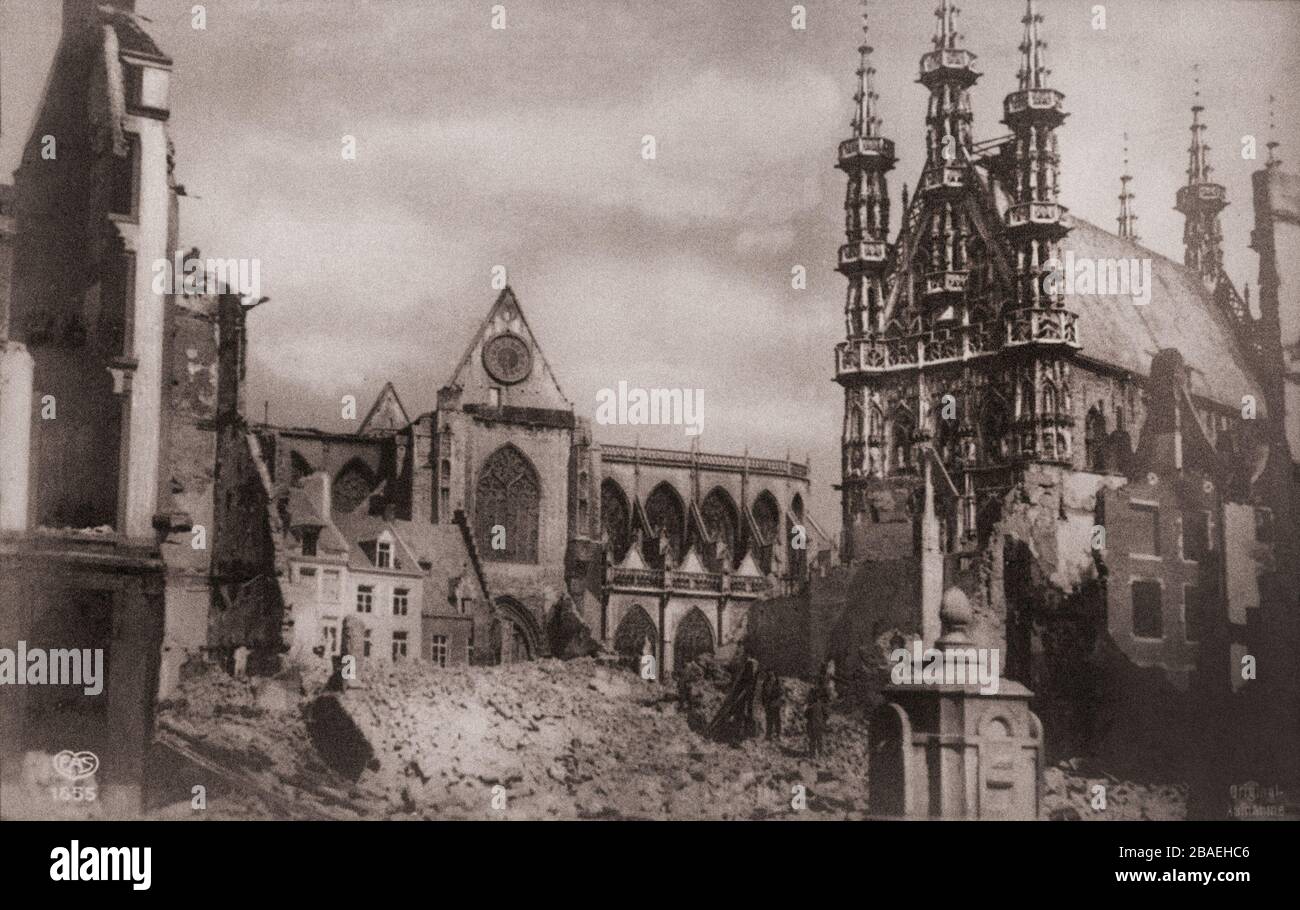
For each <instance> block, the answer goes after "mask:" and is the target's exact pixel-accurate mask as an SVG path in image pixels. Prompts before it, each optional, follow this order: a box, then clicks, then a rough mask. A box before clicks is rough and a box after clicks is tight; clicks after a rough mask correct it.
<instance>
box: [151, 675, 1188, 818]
mask: <svg viewBox="0 0 1300 910" xmlns="http://www.w3.org/2000/svg"><path fill="white" fill-rule="evenodd" d="M359 670H360V672H359V674H358V679H357V680H356V681H355V682H352V683H349V684H348V686H347V687H346V688H345V689H344V690H343V691H342V692H334V691H329V689H328V687H327V685H326V677H325V675H324V674H316V675H314V676H309V677H308V678H300V677H290V678H282V679H256V680H251V681H250V680H247V679H237V678H232V677H230V676H228V675H226V674H225V673H223V672H220V671H217V670H212V671H210V672H208V673H206V674H201V675H197V676H195V677H193V678H190V679H188V680H186V681H184V682H183V684H182V687H181V693H180V697H179V698H178V699H175V700H173V701H170V702H167V703H164V704H163V705H161V706H160V712H159V718H158V729H159V738H160V740H161V741H162V742H164V743H166V742H172V743H177V744H180V745H181V746H183V747H184V749H186V750H188V751H189V752H190V753H192V754H196V755H199V756H202V757H203V758H204V759H206V760H208V761H210V762H211V763H212V764H214V765H219V766H221V768H223V769H228V770H229V771H231V772H233V773H234V774H236V775H238V776H239V778H240V781H239V782H237V784H236V785H234V786H231V785H228V784H229V782H227V785H221V784H220V783H216V784H213V785H211V786H209V793H210V799H209V804H208V806H207V807H206V809H205V810H204V811H203V813H202V816H203V817H205V818H212V819H220V818H283V817H285V816H286V815H291V816H293V817H304V818H318V817H330V818H393V819H499V818H505V819H584V818H592V819H601V818H607V819H636V818H645V819H781V818H785V819H856V818H863V817H865V815H866V809H867V796H868V787H867V763H868V757H867V725H866V720H865V711H863V710H859V709H856V708H853V707H852V706H851V705H850V704H849V700H848V699H842V700H841V701H840V702H839V703H838V704H837V705H836V709H835V710H833V711H832V712H831V716H830V721H829V726H828V730H827V734H826V747H827V748H826V753H827V754H826V755H824V756H823V757H821V758H820V759H818V760H816V761H813V760H810V759H809V758H807V757H806V754H805V753H806V747H807V739H806V736H805V728H804V721H803V716H802V715H803V710H802V709H803V705H804V704H805V700H806V698H807V695H808V689H809V685H808V684H807V683H805V682H802V681H799V680H794V679H786V680H785V688H786V692H787V699H786V704H785V709H784V712H783V726H784V736H783V737H782V739H781V740H779V741H776V742H767V741H765V740H764V739H763V738H762V729H763V720H762V716H761V715H762V708H761V706H759V705H756V706H755V712H754V713H755V717H756V726H757V729H758V735H757V736H756V737H754V738H751V739H747V740H744V741H743V742H741V743H739V744H737V745H729V744H727V743H722V742H716V741H713V740H711V739H709V738H707V737H705V736H704V735H703V734H702V732H701V731H702V730H703V729H704V728H705V726H707V724H708V721H709V719H710V718H711V717H712V716H713V715H714V714H715V713H716V711H717V709H718V708H719V706H721V704H722V703H723V701H724V699H725V698H726V695H727V692H728V691H729V689H730V687H731V681H732V680H731V675H730V671H729V669H728V668H727V667H726V666H724V665H722V664H720V663H717V662H715V661H712V660H710V659H707V658H706V659H703V660H702V661H701V663H700V672H699V673H698V674H697V676H698V679H697V681H696V682H695V683H694V684H693V685H692V687H691V689H692V696H693V701H694V705H693V707H692V708H691V709H690V710H689V711H685V710H683V709H682V708H681V707H679V705H678V692H677V689H676V688H675V687H670V686H665V685H662V684H659V683H656V682H651V681H646V680H643V679H641V678H640V677H639V676H637V675H636V674H635V673H633V672H631V671H630V670H627V669H622V668H619V667H615V666H610V665H607V664H605V663H601V662H599V661H597V660H594V659H591V658H581V659H576V660H571V661H559V660H540V661H536V662H533V663H527V664H513V665H509V666H502V667H457V668H445V669H438V668H434V667H431V666H429V665H428V664H426V663H407V664H398V665H391V664H387V663H379V662H371V661H364V662H362V665H361V667H360V668H359ZM169 776H170V777H173V778H175V780H174V781H172V784H173V786H172V791H173V793H174V795H173V796H172V797H170V802H169V801H168V800H155V803H156V804H157V808H156V809H155V811H154V815H155V817H168V818H176V817H186V816H191V817H192V816H193V815H194V814H195V813H194V812H193V811H191V809H190V808H189V799H190V797H189V793H190V787H191V786H192V784H193V783H195V782H200V781H198V780H192V779H191V778H193V777H194V769H193V768H190V769H188V771H186V772H185V773H180V772H175V771H172V772H169ZM245 781H246V782H251V783H252V784H253V786H252V787H251V788H250V787H248V786H243V785H242V782H245ZM1095 784H1101V785H1103V786H1105V787H1106V801H1107V807H1106V810H1105V811H1096V810H1094V809H1093V808H1092V805H1091V803H1092V799H1093V789H1092V788H1093V786H1094V785H1095ZM801 797H802V798H801ZM796 805H798V806H799V807H798V808H796ZM1184 806H1185V791H1184V789H1183V788H1182V787H1180V786H1175V785H1149V784H1134V783H1127V782H1123V781H1117V780H1115V779H1114V778H1113V777H1109V776H1106V775H1104V773H1103V772H1101V771H1095V770H1094V771H1090V770H1087V769H1085V768H1083V766H1081V765H1080V764H1079V763H1078V762H1063V763H1061V764H1059V765H1057V766H1055V767H1051V768H1049V769H1047V771H1046V774H1045V776H1044V786H1043V802H1042V816H1043V818H1067V819H1073V818H1079V819H1085V820H1098V819H1100V820H1121V819H1165V818H1182V817H1183V814H1184Z"/></svg>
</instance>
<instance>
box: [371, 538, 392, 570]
mask: <svg viewBox="0 0 1300 910" xmlns="http://www.w3.org/2000/svg"><path fill="white" fill-rule="evenodd" d="M375 565H376V566H378V567H379V568H381V569H391V568H392V567H393V545H392V544H390V543H380V544H379V545H378V546H376V547H375Z"/></svg>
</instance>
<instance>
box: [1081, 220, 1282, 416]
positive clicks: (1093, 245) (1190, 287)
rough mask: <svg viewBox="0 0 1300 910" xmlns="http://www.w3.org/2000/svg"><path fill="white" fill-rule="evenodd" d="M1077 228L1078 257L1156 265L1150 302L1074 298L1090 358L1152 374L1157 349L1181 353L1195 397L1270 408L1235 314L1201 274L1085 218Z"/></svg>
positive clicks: (1091, 296)
mask: <svg viewBox="0 0 1300 910" xmlns="http://www.w3.org/2000/svg"><path fill="white" fill-rule="evenodd" d="M1074 223H1075V227H1074V230H1073V231H1071V232H1070V234H1069V236H1068V237H1067V238H1066V239H1065V241H1064V242H1063V243H1062V247H1063V249H1064V250H1073V252H1074V255H1075V257H1076V258H1078V257H1082V256H1087V257H1092V258H1094V259H1121V258H1124V259H1132V258H1136V259H1150V260H1151V282H1152V288H1151V302H1150V303H1148V304H1145V305H1137V304H1134V303H1133V301H1132V298H1127V297H1104V296H1096V295H1070V296H1067V297H1066V307H1067V308H1068V309H1071V310H1073V311H1074V312H1076V313H1078V314H1079V342H1080V343H1081V344H1082V345H1083V351H1082V353H1083V355H1084V356H1086V357H1090V358H1093V359H1095V360H1099V361H1102V362H1103V363H1107V364H1112V365H1114V366H1118V367H1121V368H1123V369H1125V370H1128V371H1130V372H1133V373H1137V374H1140V375H1142V376H1148V375H1150V371H1151V358H1152V357H1153V356H1154V355H1155V353H1156V352H1157V351H1159V350H1160V349H1162V348H1177V349H1178V350H1179V351H1180V352H1181V353H1182V355H1183V359H1184V361H1185V362H1186V364H1187V366H1188V368H1189V370H1190V371H1191V386H1192V392H1193V393H1194V394H1196V395H1199V396H1201V397H1203V398H1208V399H1211V400H1213V401H1217V402H1220V403H1221V404H1225V405H1228V406H1230V407H1233V408H1240V407H1241V399H1242V396H1243V395H1253V396H1255V399H1256V401H1257V402H1259V406H1260V407H1261V408H1262V407H1263V393H1262V392H1261V390H1260V387H1259V384H1258V382H1256V380H1255V377H1254V376H1253V375H1252V374H1251V369H1250V362H1249V360H1248V356H1247V354H1246V352H1245V351H1244V350H1242V348H1241V346H1240V345H1239V344H1238V343H1237V341H1236V337H1235V335H1234V332H1233V327H1232V323H1231V322H1230V321H1229V318H1228V314H1227V313H1225V312H1224V311H1223V310H1222V308H1221V307H1219V306H1218V305H1217V304H1216V303H1215V301H1214V296H1213V294H1212V292H1210V291H1208V290H1206V288H1205V286H1204V285H1203V284H1202V283H1201V280H1200V278H1199V277H1198V276H1197V275H1196V273H1195V272H1193V271H1192V270H1191V269H1188V268H1187V267H1186V266H1184V265H1182V264H1181V263H1177V262H1174V261H1173V260H1171V259H1168V258H1166V257H1164V256H1161V255H1160V254H1159V253H1154V252H1152V251H1151V250H1148V249H1147V248H1145V247H1143V246H1141V245H1139V244H1136V243H1133V242H1132V241H1130V240H1124V239H1122V238H1120V237H1117V236H1115V235H1114V234H1111V233H1109V232H1108V231H1105V230H1102V229H1101V228H1099V227H1097V226H1096V225H1094V224H1091V223H1089V222H1087V221H1084V220H1083V219H1082V218H1075V220H1074Z"/></svg>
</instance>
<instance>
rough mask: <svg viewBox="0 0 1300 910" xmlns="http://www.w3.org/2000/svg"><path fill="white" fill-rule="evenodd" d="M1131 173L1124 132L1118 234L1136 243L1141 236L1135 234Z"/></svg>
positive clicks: (1126, 134)
mask: <svg viewBox="0 0 1300 910" xmlns="http://www.w3.org/2000/svg"><path fill="white" fill-rule="evenodd" d="M1132 179H1133V175H1132V174H1130V173H1129V172H1128V133H1125V134H1124V173H1123V174H1121V175H1120V178H1119V187H1120V190H1119V218H1117V219H1116V221H1117V222H1118V223H1119V235H1120V236H1121V237H1123V238H1124V239H1125V240H1132V241H1133V242H1134V243H1137V242H1138V241H1139V240H1141V239H1142V238H1140V237H1138V235H1137V228H1136V226H1135V222H1136V221H1137V215H1135V214H1134V213H1133V198H1134V197H1133V193H1132V192H1130V191H1129V188H1128V185H1129V181H1131V180H1132Z"/></svg>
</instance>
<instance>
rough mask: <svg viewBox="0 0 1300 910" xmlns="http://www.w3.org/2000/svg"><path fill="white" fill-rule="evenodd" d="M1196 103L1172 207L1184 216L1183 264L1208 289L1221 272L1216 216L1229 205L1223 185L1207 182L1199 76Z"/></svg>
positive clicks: (1220, 242) (1220, 245)
mask: <svg viewBox="0 0 1300 910" xmlns="http://www.w3.org/2000/svg"><path fill="white" fill-rule="evenodd" d="M1195 97H1196V102H1195V103H1194V104H1193V105H1192V126H1191V130H1192V144H1191V147H1190V148H1189V149H1188V164H1187V184H1186V185H1185V186H1182V187H1179V189H1178V196H1177V199H1176V203H1175V205H1174V208H1175V209H1177V210H1178V211H1180V212H1182V213H1183V216H1184V218H1185V221H1184V225H1183V264H1184V265H1186V266H1187V267H1188V268H1189V269H1195V270H1196V271H1197V273H1198V274H1200V276H1201V278H1202V280H1204V281H1205V283H1206V284H1207V285H1209V286H1213V285H1214V284H1216V283H1217V282H1218V279H1219V274H1220V272H1222V270H1223V248H1222V243H1223V233H1222V231H1221V230H1220V228H1219V213H1220V212H1221V211H1223V209H1224V207H1225V206H1227V204H1228V198H1227V192H1226V190H1225V189H1224V187H1223V185H1222V184H1219V183H1214V182H1212V181H1211V180H1210V173H1211V172H1212V171H1213V170H1214V169H1213V168H1212V167H1210V163H1209V151H1210V146H1209V145H1207V144H1206V142H1205V124H1204V123H1202V122H1201V112H1202V111H1204V110H1205V107H1204V106H1203V105H1202V104H1201V88H1200V75H1199V74H1198V75H1197V77H1196V95H1195Z"/></svg>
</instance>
